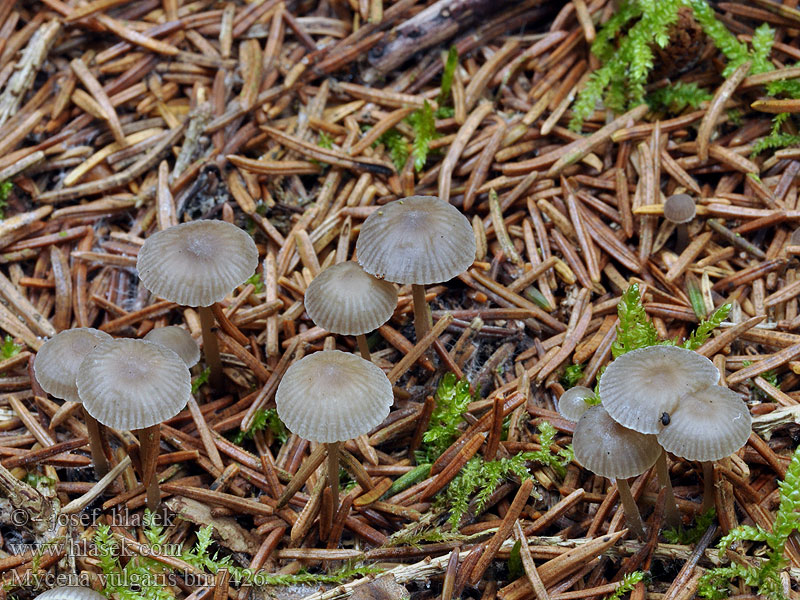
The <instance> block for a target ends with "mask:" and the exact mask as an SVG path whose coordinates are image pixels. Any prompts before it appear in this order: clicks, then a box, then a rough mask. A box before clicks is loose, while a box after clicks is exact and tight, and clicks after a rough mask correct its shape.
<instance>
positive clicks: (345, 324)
mask: <svg viewBox="0 0 800 600" xmlns="http://www.w3.org/2000/svg"><path fill="white" fill-rule="evenodd" d="M304 302H305V305H306V312H307V313H308V316H309V317H311V320H312V321H314V324H315V325H317V326H318V327H322V328H323V329H326V330H328V331H330V332H331V333H338V334H342V335H355V336H356V340H358V349H359V350H360V352H361V356H362V357H363V358H364V359H366V360H372V358H371V357H370V354H369V346H368V345H367V336H366V335H365V334H366V333H369V332H370V331H373V330H375V329H377V328H378V327H380V326H381V325H383V324H384V323H386V321H388V320H389V318H390V317H391V316H392V313H393V312H394V309H395V307H396V306H397V290H396V289H395V287H394V286H393V285H392V284H391V283H389V282H388V281H381V280H380V279H378V278H377V277H374V276H372V275H370V274H369V273H367V272H366V271H364V269H362V268H361V267H360V266H359V264H358V263H356V262H352V261H351V262H343V263H339V264H338V265H332V266H330V267H328V268H327V269H325V270H324V271H322V272H321V273H320V274H319V275H317V276H316V277H315V278H314V280H313V281H312V282H311V284H310V285H309V286H308V289H306V294H305V298H304Z"/></svg>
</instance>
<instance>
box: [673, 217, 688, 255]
mask: <svg viewBox="0 0 800 600" xmlns="http://www.w3.org/2000/svg"><path fill="white" fill-rule="evenodd" d="M688 245H689V226H688V225H687V224H686V223H678V225H677V227H675V252H677V253H678V254H680V253H681V252H683V251H684V250H686V246H688Z"/></svg>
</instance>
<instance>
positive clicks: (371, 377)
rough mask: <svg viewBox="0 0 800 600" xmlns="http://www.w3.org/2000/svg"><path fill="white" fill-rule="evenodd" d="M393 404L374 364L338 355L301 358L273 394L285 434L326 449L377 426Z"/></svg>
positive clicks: (327, 352)
mask: <svg viewBox="0 0 800 600" xmlns="http://www.w3.org/2000/svg"><path fill="white" fill-rule="evenodd" d="M393 401H394V395H393V393H392V384H391V383H389V379H388V378H387V377H386V374H385V373H384V372H383V371H382V370H381V369H380V368H379V367H378V366H377V365H375V364H374V363H371V362H370V361H368V360H364V359H363V358H361V357H360V356H356V355H355V354H348V353H347V352H341V351H339V350H324V351H322V352H315V353H314V354H309V355H308V356H305V357H303V358H301V359H300V360H298V361H297V362H296V363H294V364H293V365H292V366H290V367H289V368H288V369H287V370H286V373H285V374H284V376H283V378H282V379H281V382H280V384H279V385H278V390H277V391H276V392H275V404H276V406H277V409H278V416H279V417H280V419H281V421H283V422H284V423H285V424H286V427H288V428H289V431H291V432H292V433H295V434H297V435H299V436H300V437H302V438H304V439H306V440H311V441H312V442H320V443H325V444H330V443H333V442H344V441H346V440H352V439H353V438H356V437H358V436H359V435H362V434H364V433H367V432H368V431H370V430H371V429H373V428H374V427H377V426H378V425H380V424H381V423H382V422H383V420H384V419H385V418H386V415H388V414H389V407H390V406H391V404H392V402H393Z"/></svg>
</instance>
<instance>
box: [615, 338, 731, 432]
mask: <svg viewBox="0 0 800 600" xmlns="http://www.w3.org/2000/svg"><path fill="white" fill-rule="evenodd" d="M717 381H719V371H718V370H717V368H716V367H715V366H714V363H712V362H711V361H710V360H708V359H707V358H706V357H705V356H701V355H700V354H698V353H697V352H694V351H692V350H687V349H686V348H679V347H677V346H649V347H647V348H640V349H639V350H633V351H632V352H628V353H627V354H623V355H622V356H620V357H619V358H617V359H616V360H615V361H614V362H612V363H611V364H610V365H609V366H608V367H607V368H606V370H605V371H604V372H603V375H602V377H600V399H601V401H602V403H603V407H605V409H606V410H607V411H608V414H609V415H611V417H612V418H613V419H614V420H615V421H617V422H618V423H620V424H621V425H624V426H625V427H627V428H629V429H633V430H634V431H638V432H640V433H654V434H655V433H659V432H660V431H661V427H662V425H661V416H662V415H663V414H664V413H665V412H666V413H668V414H672V413H673V412H674V410H675V407H676V406H677V404H678V402H679V400H680V399H681V398H682V397H684V396H687V395H689V394H691V393H693V392H696V391H698V390H701V389H703V388H706V387H708V386H709V385H714V384H715V383H717Z"/></svg>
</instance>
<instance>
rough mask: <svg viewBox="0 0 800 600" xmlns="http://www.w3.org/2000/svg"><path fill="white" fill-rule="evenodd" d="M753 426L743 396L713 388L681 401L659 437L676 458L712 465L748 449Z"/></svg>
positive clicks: (670, 415)
mask: <svg viewBox="0 0 800 600" xmlns="http://www.w3.org/2000/svg"><path fill="white" fill-rule="evenodd" d="M665 420H666V419H665ZM751 426H752V419H751V417H750V411H749V410H747V406H746V405H745V403H744V402H742V399H741V398H740V397H739V394H737V393H736V392H734V391H732V390H729V389H728V388H726V387H721V386H719V385H710V386H708V387H707V388H705V389H702V390H699V391H697V392H694V393H692V394H689V395H687V396H685V397H684V398H682V399H681V402H680V405H679V406H677V407H676V408H675V410H674V412H672V413H669V422H668V424H666V425H664V427H663V429H662V430H661V433H659V434H658V443H659V444H661V446H662V447H663V448H664V450H666V451H667V452H671V453H672V454H674V455H675V456H680V457H681V458H685V459H686V460H698V461H702V462H710V461H714V460H720V459H722V458H725V457H726V456H730V455H731V454H733V453H734V452H736V451H737V450H738V449H739V448H741V447H742V446H744V445H745V443H747V439H748V438H749V437H750V431H751Z"/></svg>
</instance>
